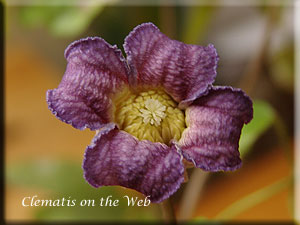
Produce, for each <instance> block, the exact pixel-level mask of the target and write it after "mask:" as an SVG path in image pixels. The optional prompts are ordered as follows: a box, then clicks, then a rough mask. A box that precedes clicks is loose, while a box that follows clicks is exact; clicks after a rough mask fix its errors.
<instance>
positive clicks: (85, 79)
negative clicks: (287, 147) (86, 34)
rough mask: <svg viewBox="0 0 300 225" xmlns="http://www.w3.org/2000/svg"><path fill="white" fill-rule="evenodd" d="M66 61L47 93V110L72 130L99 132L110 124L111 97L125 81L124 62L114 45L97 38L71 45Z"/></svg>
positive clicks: (125, 68)
mask: <svg viewBox="0 0 300 225" xmlns="http://www.w3.org/2000/svg"><path fill="white" fill-rule="evenodd" d="M65 58H66V59H67V61H68V65H67V69H66V72H65V74H64V77H63V78H62V81H61V83H60V84H59V86H58V88H57V89H54V90H48V91H47V102H48V106H49V109H50V110H51V111H52V113H53V114H54V115H56V116H57V117H58V118H59V119H60V120H62V121H63V122H66V123H68V124H71V125H72V126H73V127H75V128H78V129H81V130H82V129H85V128H86V127H88V128H90V129H91V130H96V129H99V128H100V127H101V126H103V124H105V123H108V122H110V121H111V118H110V116H111V114H110V112H109V111H110V110H111V104H112V103H111V95H113V94H114V93H115V92H117V91H118V90H119V89H120V88H121V87H123V86H124V85H125V84H126V83H127V82H128V81H127V74H128V68H127V64H126V62H125V59H124V57H123V56H122V53H121V51H120V50H118V49H117V47H116V46H111V45H110V44H108V43H107V42H105V41H104V40H103V39H101V38H97V37H95V38H86V39H81V40H79V41H75V42H73V43H72V44H71V45H69V46H68V48H67V49H66V51H65Z"/></svg>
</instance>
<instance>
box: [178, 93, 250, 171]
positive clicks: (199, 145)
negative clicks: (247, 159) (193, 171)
mask: <svg viewBox="0 0 300 225" xmlns="http://www.w3.org/2000/svg"><path fill="white" fill-rule="evenodd" d="M252 117H253V109H252V101H251V100H250V98H249V97H248V96H247V95H246V94H245V93H244V92H243V91H241V90H240V89H233V88H231V87H213V88H211V89H210V90H209V93H208V94H207V95H206V96H203V97H201V98H199V99H197V100H196V101H195V102H194V103H193V104H192V105H191V106H190V107H188V108H187V110H186V123H187V126H188V128H187V129H186V130H184V132H183V134H182V138H181V140H180V141H179V145H180V148H181V149H182V154H183V156H184V157H185V158H186V159H187V160H189V161H192V162H193V163H194V164H195V166H196V167H199V168H202V169H204V170H207V171H219V170H224V171H227V170H235V169H238V168H239V167H240V166H241V159H240V153H239V151H238V147H239V138H240V134H241V129H242V127H243V125H244V123H248V122H250V120H251V119H252Z"/></svg>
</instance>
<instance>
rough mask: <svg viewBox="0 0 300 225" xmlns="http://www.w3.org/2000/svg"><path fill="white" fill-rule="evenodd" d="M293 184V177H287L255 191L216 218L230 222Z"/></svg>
mask: <svg viewBox="0 0 300 225" xmlns="http://www.w3.org/2000/svg"><path fill="white" fill-rule="evenodd" d="M291 183H292V178H291V176H288V177H285V178H283V179H281V180H279V181H277V182H275V183H273V184H270V185H268V186H266V187H264V188H262V189H259V190H258V191H255V192H253V193H251V194H249V195H247V196H246V197H244V198H242V199H240V200H237V201H236V202H234V203H233V204H231V205H230V206H229V207H227V208H225V209H224V210H223V211H221V212H220V213H218V214H217V215H216V216H215V219H216V220H228V219H232V218H234V217H236V216H237V215H239V214H240V213H242V212H243V211H245V210H247V209H249V208H251V207H253V206H255V205H257V204H259V203H261V202H263V201H265V200H267V199H268V198H270V197H271V196H273V195H275V194H277V193H278V192H280V191H281V190H283V189H284V188H286V187H288V186H289V185H291Z"/></svg>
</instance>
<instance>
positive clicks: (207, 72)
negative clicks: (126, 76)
mask: <svg viewBox="0 0 300 225" xmlns="http://www.w3.org/2000/svg"><path fill="white" fill-rule="evenodd" d="M124 49H125V52H126V54H127V61H128V64H129V65H130V68H131V79H130V81H132V83H134V84H135V85H147V86H154V87H157V86H163V87H164V89H165V90H166V92H167V93H168V94H170V95H171V96H172V97H173V98H174V99H175V100H176V101H177V102H181V101H182V102H181V105H183V106H184V105H186V104H189V103H190V102H192V101H193V100H194V99H196V98H198V97H199V96H200V95H202V94H204V93H205V92H206V90H207V88H208V86H209V85H211V84H212V83H213V81H214V79H215V77H216V66H217V61H218V55H217V53H216V49H215V48H214V46H213V45H212V44H210V45H208V46H207V47H202V46H197V45H189V44H184V43H182V42H179V41H176V40H171V39H169V38H168V37H167V36H166V35H164V34H163V33H161V32H160V31H159V29H158V28H157V27H156V26H154V25H153V24H152V23H145V24H141V25H139V26H137V27H136V28H135V29H134V30H133V31H132V32H131V33H130V34H129V35H128V36H127V37H126V39H125V43H124Z"/></svg>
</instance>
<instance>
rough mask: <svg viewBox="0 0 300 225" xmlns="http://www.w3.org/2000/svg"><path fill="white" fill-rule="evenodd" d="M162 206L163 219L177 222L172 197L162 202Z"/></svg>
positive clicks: (168, 221)
mask: <svg viewBox="0 0 300 225" xmlns="http://www.w3.org/2000/svg"><path fill="white" fill-rule="evenodd" d="M160 207H161V209H162V212H163V219H164V221H165V222H166V223H173V224H175V223H176V216H175V212H174V208H173V204H172V202H171V199H170V198H168V199H166V200H165V201H163V202H162V203H160Z"/></svg>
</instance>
